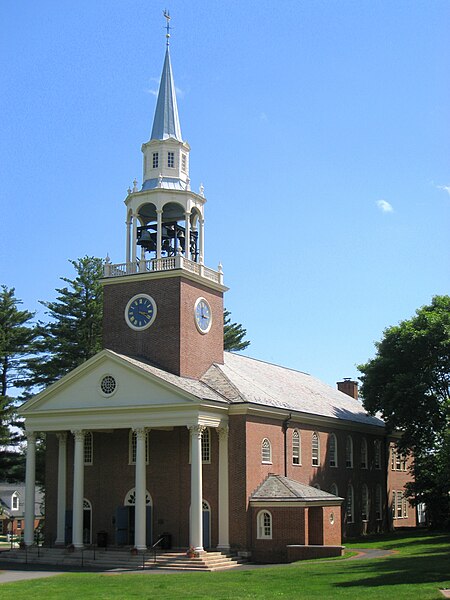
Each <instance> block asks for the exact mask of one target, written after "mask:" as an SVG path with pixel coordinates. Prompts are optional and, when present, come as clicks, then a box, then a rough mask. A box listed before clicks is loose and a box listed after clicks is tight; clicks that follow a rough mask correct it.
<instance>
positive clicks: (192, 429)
mask: <svg viewBox="0 0 450 600" xmlns="http://www.w3.org/2000/svg"><path fill="white" fill-rule="evenodd" d="M187 428H188V429H189V433H190V434H191V437H195V436H197V437H199V438H201V437H202V433H203V432H204V431H205V429H206V427H205V425H187Z"/></svg>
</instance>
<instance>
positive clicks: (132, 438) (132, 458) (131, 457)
mask: <svg viewBox="0 0 450 600" xmlns="http://www.w3.org/2000/svg"><path fill="white" fill-rule="evenodd" d="M136 450H137V435H136V432H135V431H133V430H132V429H130V433H129V440H128V464H130V465H135V464H136ZM145 464H146V465H148V431H146V432H145Z"/></svg>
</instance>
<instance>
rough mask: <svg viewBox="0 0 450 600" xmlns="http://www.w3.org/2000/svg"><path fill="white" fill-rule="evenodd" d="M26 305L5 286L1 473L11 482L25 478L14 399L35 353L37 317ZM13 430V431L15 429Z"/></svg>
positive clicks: (0, 300)
mask: <svg viewBox="0 0 450 600" xmlns="http://www.w3.org/2000/svg"><path fill="white" fill-rule="evenodd" d="M20 304H22V301H21V300H19V299H17V298H16V297H15V290H14V288H10V289H8V288H7V287H6V286H5V285H3V286H2V287H1V292H0V472H1V473H2V479H6V480H9V481H13V480H17V479H20V478H21V472H22V471H23V454H22V453H21V452H18V450H17V446H18V444H19V443H20V441H21V439H22V435H21V430H20V423H19V422H18V421H17V415H16V409H17V404H18V402H19V399H18V398H16V397H13V396H11V395H10V390H11V389H12V388H21V387H22V386H23V383H24V378H25V373H26V367H25V363H26V357H27V355H28V354H29V353H30V352H32V351H33V347H34V341H35V337H36V331H35V328H34V327H33V326H32V324H31V323H30V321H31V319H32V318H33V317H34V313H32V312H30V311H28V310H19V308H18V306H19V305H20ZM12 427H13V429H11V428H12Z"/></svg>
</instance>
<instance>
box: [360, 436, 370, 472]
mask: <svg viewBox="0 0 450 600" xmlns="http://www.w3.org/2000/svg"><path fill="white" fill-rule="evenodd" d="M368 462H369V461H368V452H367V440H366V438H362V440H361V460H360V466H361V469H367V466H368Z"/></svg>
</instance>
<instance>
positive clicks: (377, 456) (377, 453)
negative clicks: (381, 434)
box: [373, 440, 381, 469]
mask: <svg viewBox="0 0 450 600" xmlns="http://www.w3.org/2000/svg"><path fill="white" fill-rule="evenodd" d="M373 450H374V461H373V462H374V465H375V469H381V442H380V440H375V441H374V447H373Z"/></svg>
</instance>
